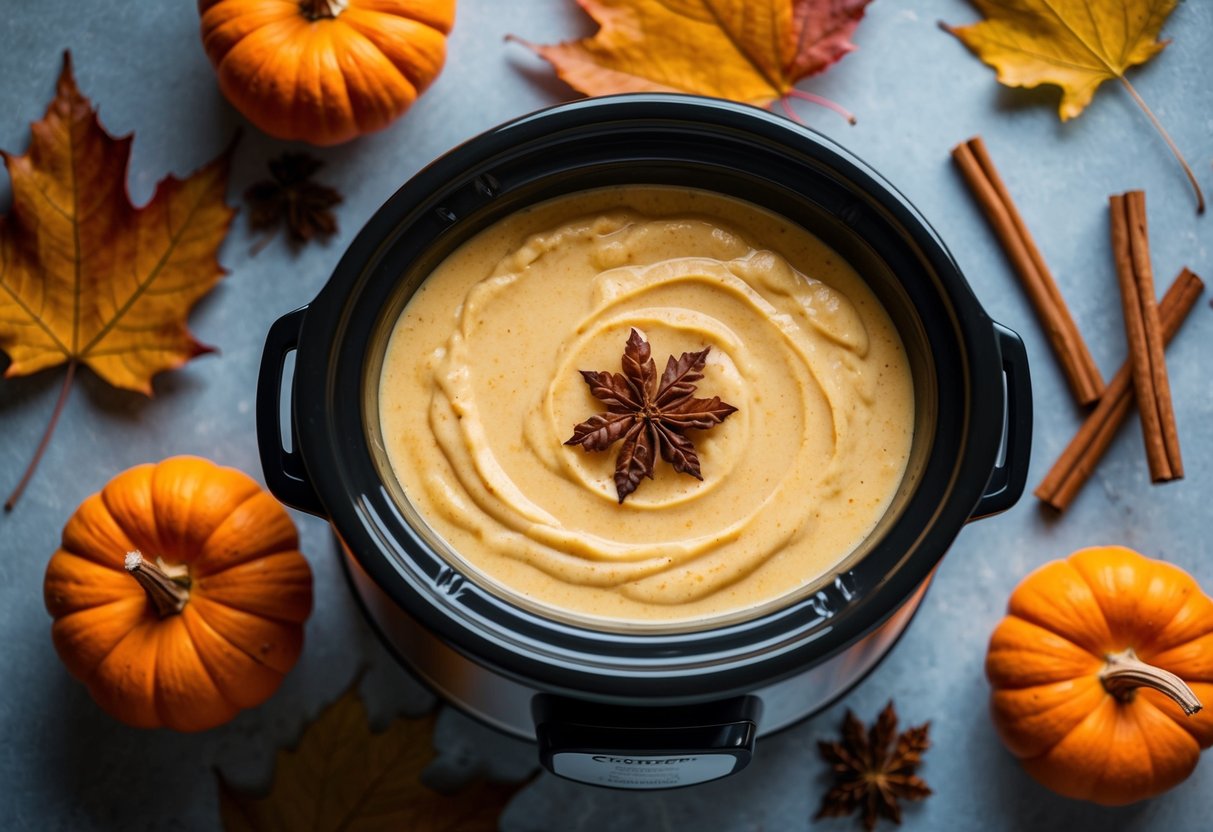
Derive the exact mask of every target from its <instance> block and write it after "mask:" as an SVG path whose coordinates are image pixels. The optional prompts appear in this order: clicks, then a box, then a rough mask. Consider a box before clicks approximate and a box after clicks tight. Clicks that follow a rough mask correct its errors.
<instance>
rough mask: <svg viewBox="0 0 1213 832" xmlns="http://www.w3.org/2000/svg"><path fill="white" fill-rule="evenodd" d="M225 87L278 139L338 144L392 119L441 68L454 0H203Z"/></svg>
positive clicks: (208, 40)
mask: <svg viewBox="0 0 1213 832" xmlns="http://www.w3.org/2000/svg"><path fill="white" fill-rule="evenodd" d="M198 12H199V15H200V17H201V30H202V45H203V48H204V49H205V50H206V54H207V56H208V57H209V58H210V60H211V64H212V65H213V66H214V67H215V71H216V73H217V74H218V76H219V88H220V89H221V90H222V91H223V94H224V96H226V97H227V99H228V101H230V102H231V103H232V105H233V106H234V107H235V108H236V109H237V110H239V111H240V113H241V114H242V115H243V116H244V117H245V118H247V119H248V120H249V121H251V122H252V123H253V124H255V125H257V127H259V128H260V129H261V130H264V131H265V132H266V133H268V134H270V135H271V136H274V137H276V138H279V139H301V140H303V141H306V142H311V143H312V144H316V145H332V144H339V143H340V142H344V141H349V140H350V139H352V138H354V137H356V136H359V135H362V134H364V133H369V132H372V131H374V130H380V129H382V128H384V127H386V126H387V125H388V124H389V123H391V122H392V121H393V120H395V119H396V118H398V117H399V116H400V115H401V114H403V113H404V111H405V110H407V109H408V108H409V107H410V106H411V105H412V104H413V102H414V101H416V99H417V96H418V95H420V94H421V93H422V92H423V91H424V90H425V89H426V88H427V87H428V86H429V85H430V84H431V83H432V82H433V80H434V79H435V78H436V77H437V76H438V73H439V72H440V71H441V70H442V65H443V62H444V61H445V60H446V36H447V34H449V33H450V31H451V27H452V26H453V25H454V22H455V0H427V1H426V2H422V3H401V4H398V6H397V7H396V8H392V7H391V6H390V5H389V4H385V3H382V2H376V1H375V0H300V2H298V3H266V2H264V0H199V2H198Z"/></svg>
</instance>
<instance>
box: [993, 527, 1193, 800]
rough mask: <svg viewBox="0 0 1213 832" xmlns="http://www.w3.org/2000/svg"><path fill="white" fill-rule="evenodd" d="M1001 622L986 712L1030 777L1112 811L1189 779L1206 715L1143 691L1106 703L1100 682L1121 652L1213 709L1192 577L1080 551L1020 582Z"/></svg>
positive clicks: (1133, 558) (1111, 551) (1141, 560)
mask: <svg viewBox="0 0 1213 832" xmlns="http://www.w3.org/2000/svg"><path fill="white" fill-rule="evenodd" d="M1007 613H1008V614H1007V617H1006V618H1004V619H1003V620H1002V622H1001V623H1000V624H999V625H998V627H997V628H996V629H995V630H994V634H993V636H992V637H991V639H990V647H989V652H988V653H987V655H986V676H987V678H988V679H989V681H990V684H991V686H992V687H993V694H992V697H991V710H992V714H993V719H994V726H995V728H996V729H997V731H998V735H999V737H1000V738H1001V739H1002V741H1003V744H1004V745H1006V747H1007V748H1008V749H1009V750H1010V751H1011V753H1013V754H1014V755H1015V756H1016V757H1018V758H1020V760H1021V762H1022V763H1023V766H1024V768H1025V769H1026V770H1027V771H1028V773H1029V774H1031V775H1032V777H1034V778H1035V779H1036V780H1038V781H1039V782H1040V783H1042V784H1043V785H1045V786H1047V787H1048V788H1050V789H1052V790H1053V791H1055V792H1057V793H1059V794H1062V795H1065V796H1066V797H1072V798H1078V799H1082V800H1090V801H1093V802H1095V803H1100V804H1103V805H1105V806H1116V805H1122V804H1126V803H1133V802H1135V801H1138V800H1142V799H1145V798H1148V797H1153V796H1155V795H1157V794H1161V793H1162V792H1164V791H1166V790H1168V789H1170V788H1172V787H1174V786H1175V785H1177V784H1178V783H1180V782H1182V781H1183V780H1184V779H1185V778H1187V777H1188V775H1189V774H1191V773H1192V770H1193V769H1194V768H1195V767H1196V764H1197V762H1198V761H1199V758H1200V752H1201V750H1202V749H1205V748H1208V747H1209V745H1210V744H1213V715H1211V712H1210V711H1209V710H1203V711H1200V712H1199V713H1196V714H1195V715H1193V716H1187V715H1185V713H1184V710H1183V709H1181V707H1180V706H1179V705H1178V704H1177V703H1176V702H1175V701H1173V700H1172V699H1171V698H1169V697H1168V696H1166V695H1164V694H1163V693H1161V692H1159V691H1158V690H1155V689H1153V688H1151V687H1149V686H1144V687H1136V688H1135V689H1132V690H1130V691H1128V692H1124V691H1121V692H1119V695H1114V694H1113V693H1112V692H1110V690H1109V688H1108V687H1107V685H1106V684H1105V680H1104V679H1102V678H1101V673H1106V669H1107V668H1108V667H1109V666H1110V665H1109V657H1112V662H1113V663H1115V662H1116V658H1115V656H1116V655H1117V654H1122V653H1123V652H1124V651H1126V650H1131V651H1133V653H1135V654H1136V658H1137V659H1140V660H1141V662H1145V663H1146V664H1148V665H1151V666H1152V667H1154V668H1159V669H1161V670H1164V671H1169V672H1170V673H1173V674H1175V676H1177V677H1179V679H1180V680H1182V681H1183V682H1186V683H1187V686H1188V688H1189V689H1190V693H1192V694H1195V696H1196V698H1198V699H1199V700H1200V701H1201V702H1203V703H1205V704H1211V703H1213V600H1210V599H1209V597H1208V596H1206V595H1205V594H1204V593H1203V592H1202V591H1201V589H1200V586H1199V585H1198V584H1197V583H1196V581H1195V580H1194V579H1193V578H1192V576H1190V575H1189V574H1188V573H1187V572H1185V571H1184V570H1182V569H1180V568H1179V567H1177V566H1173V565H1171V564H1169V563H1165V562H1163V561H1159V560H1153V559H1150V558H1147V557H1144V556H1142V555H1140V554H1138V553H1136V552H1134V551H1132V550H1131V549H1125V548H1123V547H1119V546H1106V547H1098V548H1091V549H1083V550H1081V551H1078V552H1076V553H1074V554H1073V555H1071V556H1070V557H1069V558H1067V559H1065V560H1058V561H1053V562H1052V563H1048V564H1046V565H1045V566H1043V567H1041V568H1040V569H1037V570H1036V571H1035V572H1033V573H1032V574H1030V575H1028V576H1027V577H1026V578H1024V580H1023V582H1022V583H1020V584H1019V586H1018V587H1016V589H1015V591H1014V592H1013V593H1012V594H1011V598H1010V601H1009V603H1008V605H1007ZM1176 681H1178V680H1176ZM1196 707H1197V708H1199V703H1196Z"/></svg>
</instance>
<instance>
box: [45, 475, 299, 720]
mask: <svg viewBox="0 0 1213 832" xmlns="http://www.w3.org/2000/svg"><path fill="white" fill-rule="evenodd" d="M43 592H44V599H45V602H46V608H47V611H48V612H50V614H51V616H52V617H53V618H54V623H53V625H52V627H51V637H52V639H53V641H54V644H55V649H56V651H57V652H58V654H59V657H60V658H61V659H62V660H63V663H64V664H65V665H66V666H67V669H68V670H69V671H70V672H71V673H72V675H73V676H75V677H76V678H78V679H80V680H81V681H82V682H84V683H85V684H86V685H87V686H88V689H89V693H90V694H92V696H93V698H94V699H95V700H96V701H97V703H98V704H99V705H100V706H101V707H102V708H103V709H104V710H105V711H106V712H108V713H109V714H111V715H112V716H114V717H115V718H117V719H119V720H121V721H123V722H125V723H127V724H129V725H134V726H137V727H145V728H157V727H161V726H166V727H169V728H173V729H176V730H178V731H201V730H205V729H207V728H213V727H215V726H216V725H220V724H222V723H224V722H227V721H228V720H230V719H231V718H232V717H234V716H235V715H236V714H237V713H238V712H239V711H240V710H241V709H242V708H251V707H253V706H255V705H259V704H261V703H262V702H264V701H265V700H266V699H268V698H269V696H270V695H271V694H273V692H274V691H275V690H276V689H277V687H278V685H279V683H280V682H281V681H282V679H283V677H284V676H285V674H286V673H287V671H289V670H290V668H291V667H292V666H293V665H294V664H295V661H296V660H297V659H298V657H299V653H300V650H301V649H302V647H303V623H304V621H306V620H307V617H308V615H309V614H310V613H311V609H312V573H311V570H310V569H309V568H308V565H307V561H306V560H305V559H304V557H303V555H302V554H301V553H300V552H299V538H298V535H297V533H296V531H295V525H294V523H293V522H292V521H291V519H290V516H289V515H287V513H286V510H285V509H283V508H282V506H281V505H280V504H279V503H278V502H277V501H276V500H275V499H274V498H273V497H271V496H270V495H269V494H268V493H266V492H265V491H264V490H262V488H261V487H260V486H259V485H258V484H257V483H256V482H254V481H253V480H252V479H251V478H250V477H249V476H247V475H246V474H243V473H241V472H240V471H237V470H235V469H233V468H223V467H220V466H218V465H215V464H214V463H212V462H208V461H207V460H205V459H199V458H197V457H174V458H171V459H167V460H165V461H163V462H161V463H158V464H155V465H140V466H137V467H135V468H131V469H129V470H127V471H124V472H123V473H121V474H119V475H118V476H116V477H114V478H113V479H112V480H110V482H109V483H108V484H107V485H106V486H105V488H103V489H102V490H101V492H100V493H97V494H94V495H92V496H91V497H88V498H87V499H86V500H85V501H84V502H83V503H82V504H81V505H80V507H79V508H78V509H77V510H76V513H75V514H73V515H72V517H71V519H69V520H68V522H67V525H66V526H65V527H64V529H63V539H62V543H61V545H60V548H59V550H58V551H56V552H55V554H54V555H53V556H52V557H51V559H50V563H49V564H48V565H47V569H46V578H45V581H44V583H43Z"/></svg>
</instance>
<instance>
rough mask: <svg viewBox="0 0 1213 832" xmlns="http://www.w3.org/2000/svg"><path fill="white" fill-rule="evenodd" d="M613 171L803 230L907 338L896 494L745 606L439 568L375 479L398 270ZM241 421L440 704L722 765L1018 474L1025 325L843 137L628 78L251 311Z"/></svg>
mask: <svg viewBox="0 0 1213 832" xmlns="http://www.w3.org/2000/svg"><path fill="white" fill-rule="evenodd" d="M626 184H666V185H675V186H690V187H695V188H701V189H708V190H712V191H716V192H719V193H722V194H725V195H729V196H733V197H738V198H741V199H743V200H747V201H749V202H751V203H755V204H757V205H759V206H762V207H764V208H766V209H769V210H771V211H774V212H776V213H778V214H781V215H783V216H784V217H786V218H788V219H789V220H791V221H793V222H795V223H798V224H800V225H801V226H803V227H805V228H806V229H808V230H809V231H811V232H813V233H814V234H816V235H817V236H818V237H820V238H821V239H823V240H824V241H825V242H826V243H828V244H829V245H830V246H832V247H833V248H834V249H835V251H837V252H839V253H840V254H841V255H842V256H844V257H846V258H847V259H848V260H849V261H850V262H851V264H852V265H853V266H854V267H855V268H856V270H857V271H858V272H859V273H860V274H861V275H863V276H864V278H865V279H866V280H867V281H868V283H869V285H870V286H871V287H872V289H873V290H874V291H875V293H876V295H877V296H878V297H879V298H880V300H881V302H882V303H883V304H884V306H885V308H886V309H887V310H888V312H889V314H890V317H891V318H892V319H893V322H894V324H895V325H896V326H897V328H898V330H899V332H900V334H901V337H902V341H903V343H904V345H905V348H906V352H907V355H908V357H909V361H910V366H911V370H912V374H913V377H914V390H915V398H916V405H915V407H916V410H915V432H914V439H913V444H912V450H911V454H910V459H909V464H908V468H907V471H906V474H905V477H904V479H903V482H902V484H901V487H900V490H899V491H898V493H897V495H896V497H895V498H894V500H893V502H892V505H891V506H890V508H889V509H888V511H887V512H886V514H885V516H884V518H883V519H882V520H881V521H880V523H879V524H878V525H877V526H876V528H875V530H874V531H873V532H872V534H871V535H870V536H869V538H868V539H867V541H866V542H865V543H864V544H863V545H862V546H861V547H860V549H859V550H857V551H856V552H855V553H853V554H852V556H851V557H848V558H847V559H846V560H844V561H843V562H842V563H840V564H839V565H838V566H837V567H836V568H835V569H834V570H833V571H832V572H830V573H829V574H827V575H826V576H825V577H823V578H821V579H819V580H818V581H816V582H815V583H813V584H812V585H811V586H807V587H805V589H804V591H803V592H799V593H797V594H796V596H795V597H794V598H792V599H790V600H789V603H788V604H787V605H786V606H783V607H782V608H779V609H777V610H775V611H773V612H771V611H767V612H765V613H764V614H762V615H760V616H758V617H753V618H750V619H748V620H740V621H731V622H729V623H726V624H724V625H722V626H715V627H711V628H707V629H695V628H682V629H676V628H671V629H670V630H669V631H653V630H645V631H643V632H638V631H628V630H627V629H626V628H616V629H611V628H605V627H590V626H579V625H576V624H573V623H570V622H568V621H566V620H557V619H556V618H555V617H548V616H545V615H543V614H541V613H540V612H538V611H537V610H535V609H532V608H524V607H523V606H522V605H518V604H515V603H512V602H511V601H509V600H508V599H507V598H505V597H503V596H502V595H501V594H499V593H497V592H496V591H494V589H493V588H492V587H491V586H489V585H487V584H486V582H483V581H481V580H479V579H478V578H477V576H476V575H474V574H467V573H465V572H464V571H461V570H460V569H458V568H456V567H455V566H453V565H452V563H451V562H450V561H449V560H447V559H445V558H444V557H443V556H442V555H441V554H440V553H439V552H438V551H437V548H438V547H436V546H435V545H433V536H432V535H430V534H428V533H427V530H426V529H425V527H424V524H423V523H422V522H421V521H420V520H419V518H418V517H417V516H416V514H415V512H413V511H412V510H411V508H410V506H409V504H408V501H407V499H401V495H400V494H399V493H393V492H394V489H393V488H392V487H389V483H388V478H389V477H390V469H387V468H386V463H385V461H384V451H383V443H382V438H381V435H380V427H379V422H378V409H377V395H378V391H377V381H378V378H379V372H380V368H381V365H382V360H383V355H384V349H385V346H386V342H387V338H388V335H389V334H390V331H391V328H392V325H393V324H394V322H395V321H396V319H397V318H398V316H399V314H400V311H401V309H402V308H403V307H404V305H405V303H406V302H407V301H408V299H409V297H410V296H411V295H412V293H413V292H414V291H415V290H416V288H417V286H418V285H419V284H420V283H421V282H422V281H423V280H424V279H425V277H426V275H428V274H429V273H430V272H431V270H432V269H433V268H434V266H435V265H436V264H437V263H439V262H440V261H441V260H442V259H443V258H444V257H445V256H446V255H447V254H449V253H450V252H451V251H452V250H453V249H454V248H455V247H457V246H458V245H459V244H460V243H462V242H463V241H465V240H467V239H468V238H469V237H470V236H471V235H473V234H475V233H476V232H477V231H479V230H481V229H483V228H485V227H486V226H487V225H489V224H490V223H492V222H494V221H496V220H498V219H500V218H502V217H504V216H505V215H507V214H509V213H510V212H513V211H516V210H518V209H520V208H522V207H525V206H527V205H531V204H534V203H536V202H539V201H542V200H545V199H549V198H552V197H554V196H557V195H561V194H566V193H570V192H573V191H579V190H584V189H589V188H600V187H604V186H616V185H626ZM291 352H294V353H295V362H294V370H293V377H292V378H289V379H284V378H283V374H284V373H283V371H284V367H285V359H286V357H287V356H288V354H289V353H291ZM287 384H289V387H290V392H289V412H290V419H289V421H288V420H284V419H282V418H281V417H280V408H281V405H282V401H283V390H284V386H286V385H287ZM418 406H419V407H424V406H426V403H425V402H418ZM284 422H285V424H284ZM257 433H258V442H259V446H260V453H261V461H262V465H263V467H264V471H265V479H266V482H267V484H268V486H269V488H270V490H271V491H272V492H273V493H274V495H275V496H277V497H278V498H279V499H280V500H281V501H282V502H284V503H286V504H288V505H290V506H293V507H295V508H297V509H301V510H303V511H306V512H310V513H312V514H316V515H320V516H322V517H325V518H327V519H328V520H329V521H330V523H331V524H332V526H333V528H334V530H335V532H336V534H337V536H338V537H339V538H340V541H341V543H342V546H341V549H342V552H343V560H344V565H345V567H346V571H347V573H348V576H349V579H350V581H351V584H352V587H353V590H354V592H355V594H356V595H357V597H358V599H359V600H360V602H361V604H362V606H363V607H364V610H365V612H366V615H367V617H368V618H369V620H370V621H371V622H372V624H373V625H374V626H375V628H376V629H377V630H378V631H379V633H380V635H381V636H382V638H383V640H384V641H385V643H386V644H387V645H388V646H389V647H390V648H391V649H392V650H393V652H394V653H395V654H396V655H397V656H398V657H399V659H400V660H401V661H402V662H403V663H404V664H405V665H406V666H407V667H409V668H411V669H412V670H413V671H414V672H415V673H416V674H417V675H418V676H420V677H421V678H422V679H423V680H424V681H425V682H427V683H428V684H429V685H430V686H432V687H433V688H434V689H435V690H436V691H437V692H438V693H439V694H440V695H441V696H442V697H443V698H445V699H446V700H447V701H448V702H449V703H451V704H452V705H455V706H456V707H459V708H461V709H462V710H464V711H466V712H467V713H469V714H471V715H473V716H475V717H476V718H478V719H480V720H482V721H484V722H486V723H488V724H490V725H492V726H495V727H496V728H498V729H500V730H502V731H504V732H507V733H509V734H512V735H514V736H517V737H521V738H524V739H527V740H531V741H534V742H536V743H537V744H538V750H539V756H540V759H541V761H542V763H543V765H544V766H545V767H547V768H548V769H549V770H550V771H552V772H554V773H555V774H557V775H560V776H563V777H566V778H570V779H573V780H578V781H581V782H584V783H591V784H596V785H603V786H614V787H619V788H633V789H652V788H670V787H677V786H686V785H691V784H695V783H702V782H706V781H709V780H714V779H716V778H719V777H724V776H726V775H729V774H732V773H734V772H737V771H740V770H741V769H742V768H744V767H745V766H746V764H747V763H748V762H749V760H750V758H751V756H752V755H753V753H754V748H755V740H756V739H757V737H759V736H761V735H764V734H770V733H771V732H774V731H778V730H779V729H781V728H784V727H786V726H788V725H790V724H792V723H794V722H797V721H798V720H800V719H803V718H804V717H806V716H809V715H811V714H813V713H814V712H816V711H818V710H820V709H822V708H824V707H826V706H827V705H828V704H830V703H831V702H832V701H833V700H835V699H836V698H838V697H840V696H842V695H843V694H844V693H846V692H847V691H848V690H849V689H850V688H851V687H852V686H853V685H855V684H856V683H858V681H859V680H861V679H862V678H863V677H864V676H865V675H866V674H867V673H868V672H870V671H871V670H872V669H873V667H875V665H876V664H877V662H879V660H880V659H881V658H882V657H883V656H884V655H885V654H886V653H888V651H889V650H890V649H891V648H892V647H893V645H894V643H895V642H896V640H897V638H898V637H899V636H900V634H901V633H902V632H903V631H904V630H905V628H906V626H907V625H908V624H909V621H910V618H911V617H912V616H913V614H914V612H915V610H916V609H917V608H918V606H919V604H920V603H921V602H922V598H923V594H924V592H925V591H926V588H927V585H928V582H929V580H930V577H931V574H932V570H933V569H934V568H935V566H936V565H937V564H938V562H939V560H940V558H941V557H942V556H943V554H944V552H945V551H946V550H947V548H948V546H949V545H950V544H951V543H952V541H953V539H954V538H955V537H956V535H957V534H958V532H959V531H960V528H961V527H962V526H963V525H964V524H965V523H967V522H968V521H970V520H972V519H976V518H980V517H984V516H986V515H990V514H994V513H996V512H999V511H1002V510H1004V509H1006V508H1008V507H1010V506H1011V505H1013V504H1014V503H1015V501H1016V500H1017V499H1018V498H1019V496H1020V495H1021V493H1022V492H1023V487H1024V480H1025V476H1026V473H1027V465H1028V454H1029V443H1030V439H1031V387H1030V383H1029V376H1028V364H1027V358H1026V354H1025V351H1024V348H1023V344H1022V343H1021V341H1020V340H1019V338H1018V337H1017V336H1016V335H1015V334H1014V333H1013V332H1011V331H1010V330H1009V329H1006V328H1004V327H1002V326H1000V325H999V324H997V323H994V322H993V321H992V320H991V319H990V318H989V317H988V316H987V315H986V313H985V311H984V310H983V309H982V307H981V305H980V304H979V303H978V301H977V299H976V297H975V296H974V295H973V292H972V290H971V289H970V287H969V285H968V283H967V282H966V281H965V279H964V277H963V275H962V274H961V272H960V270H959V269H958V268H957V266H956V263H955V262H954V261H953V260H952V258H951V256H950V255H949V254H948V251H947V249H946V248H945V247H944V245H943V243H942V241H941V240H940V239H939V237H938V236H937V235H936V233H935V232H934V231H933V230H932V229H931V227H930V226H929V225H928V224H927V222H926V220H925V219H923V217H922V216H921V215H920V214H919V213H918V212H917V211H916V210H915V209H914V207H913V206H912V205H910V203H909V202H908V201H907V200H906V199H905V198H904V197H903V196H901V195H900V194H899V193H898V192H897V191H896V190H895V189H894V188H893V187H892V186H891V185H890V184H889V183H887V182H886V181H885V180H884V179H882V178H881V177H880V176H878V175H877V174H876V173H875V172H874V171H873V170H871V169H870V168H868V167H867V166H866V165H865V164H863V163H862V162H860V161H859V160H858V159H856V158H855V157H854V156H852V155H851V154H850V153H848V152H847V151H845V150H844V149H842V148H841V147H839V146H838V145H836V144H835V143H833V142H832V141H830V140H829V139H827V138H825V137H823V136H821V135H819V134H817V133H815V132H813V131H811V130H809V129H807V128H805V127H803V126H800V125H798V124H795V123H793V122H791V121H789V120H787V119H784V118H781V117H778V116H775V115H772V114H771V113H768V112H766V111H764V110H760V109H757V108H754V107H749V106H746V105H739V104H733V103H728V102H723V101H718V100H710V99H702V98H696V97H691V96H680V95H648V94H645V95H626V96H615V97H609V98H598V99H591V100H584V101H578V102H574V103H570V104H564V105H560V106H557V107H554V108H551V109H547V110H544V111H541V112H538V113H535V114H533V115H529V116H525V117H523V118H520V119H518V120H516V121H512V122H510V123H508V124H505V125H503V126H501V127H498V128H496V129H493V130H490V131H489V132H487V133H484V134H483V135H481V136H478V137H477V138H474V139H472V140H470V141H468V142H467V143H466V144H463V145H461V146H460V147H457V148H455V149H454V150H452V151H450V152H449V153H447V154H446V155H445V156H443V157H441V158H440V159H438V160H437V161H435V162H433V163H432V164H430V165H429V166H428V167H426V168H425V169H424V170H422V171H421V172H420V173H418V174H417V175H416V176H415V177H414V178H413V179H412V180H410V181H409V182H407V183H406V184H405V185H404V186H403V187H402V188H401V189H400V190H399V191H397V193H396V194H395V195H394V196H393V197H392V198H391V199H389V200H388V202H387V203H386V204H385V205H384V206H383V207H382V208H381V209H380V210H379V211H378V212H377V213H376V214H375V215H374V216H373V217H372V218H371V219H370V221H369V222H368V223H367V224H366V227H365V228H363V230H362V231H361V233H359V234H358V236H357V237H356V239H355V240H354V241H353V243H352V244H351V245H350V247H349V250H348V251H347V252H346V253H345V255H344V256H343V257H342V259H341V261H340V262H339V264H338V265H337V268H336V270H335V271H334V273H333V275H332V277H331V279H330V280H329V282H328V284H327V285H326V286H325V287H324V289H323V290H322V291H321V292H320V294H319V295H318V296H317V297H316V299H315V300H314V301H313V302H312V303H310V304H309V305H308V306H306V307H304V308H302V309H297V310H295V311H293V312H290V313H289V314H287V315H284V316H283V317H281V318H280V319H278V320H277V322H276V323H274V325H273V326H272V327H271V329H270V332H269V336H268V339H267V342H266V347H265V353H264V356H263V358H262V364H261V373H260V379H259V382H258V391H257ZM385 472H386V473H385ZM398 490H399V489H398V486H397V487H396V489H395V491H398Z"/></svg>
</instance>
